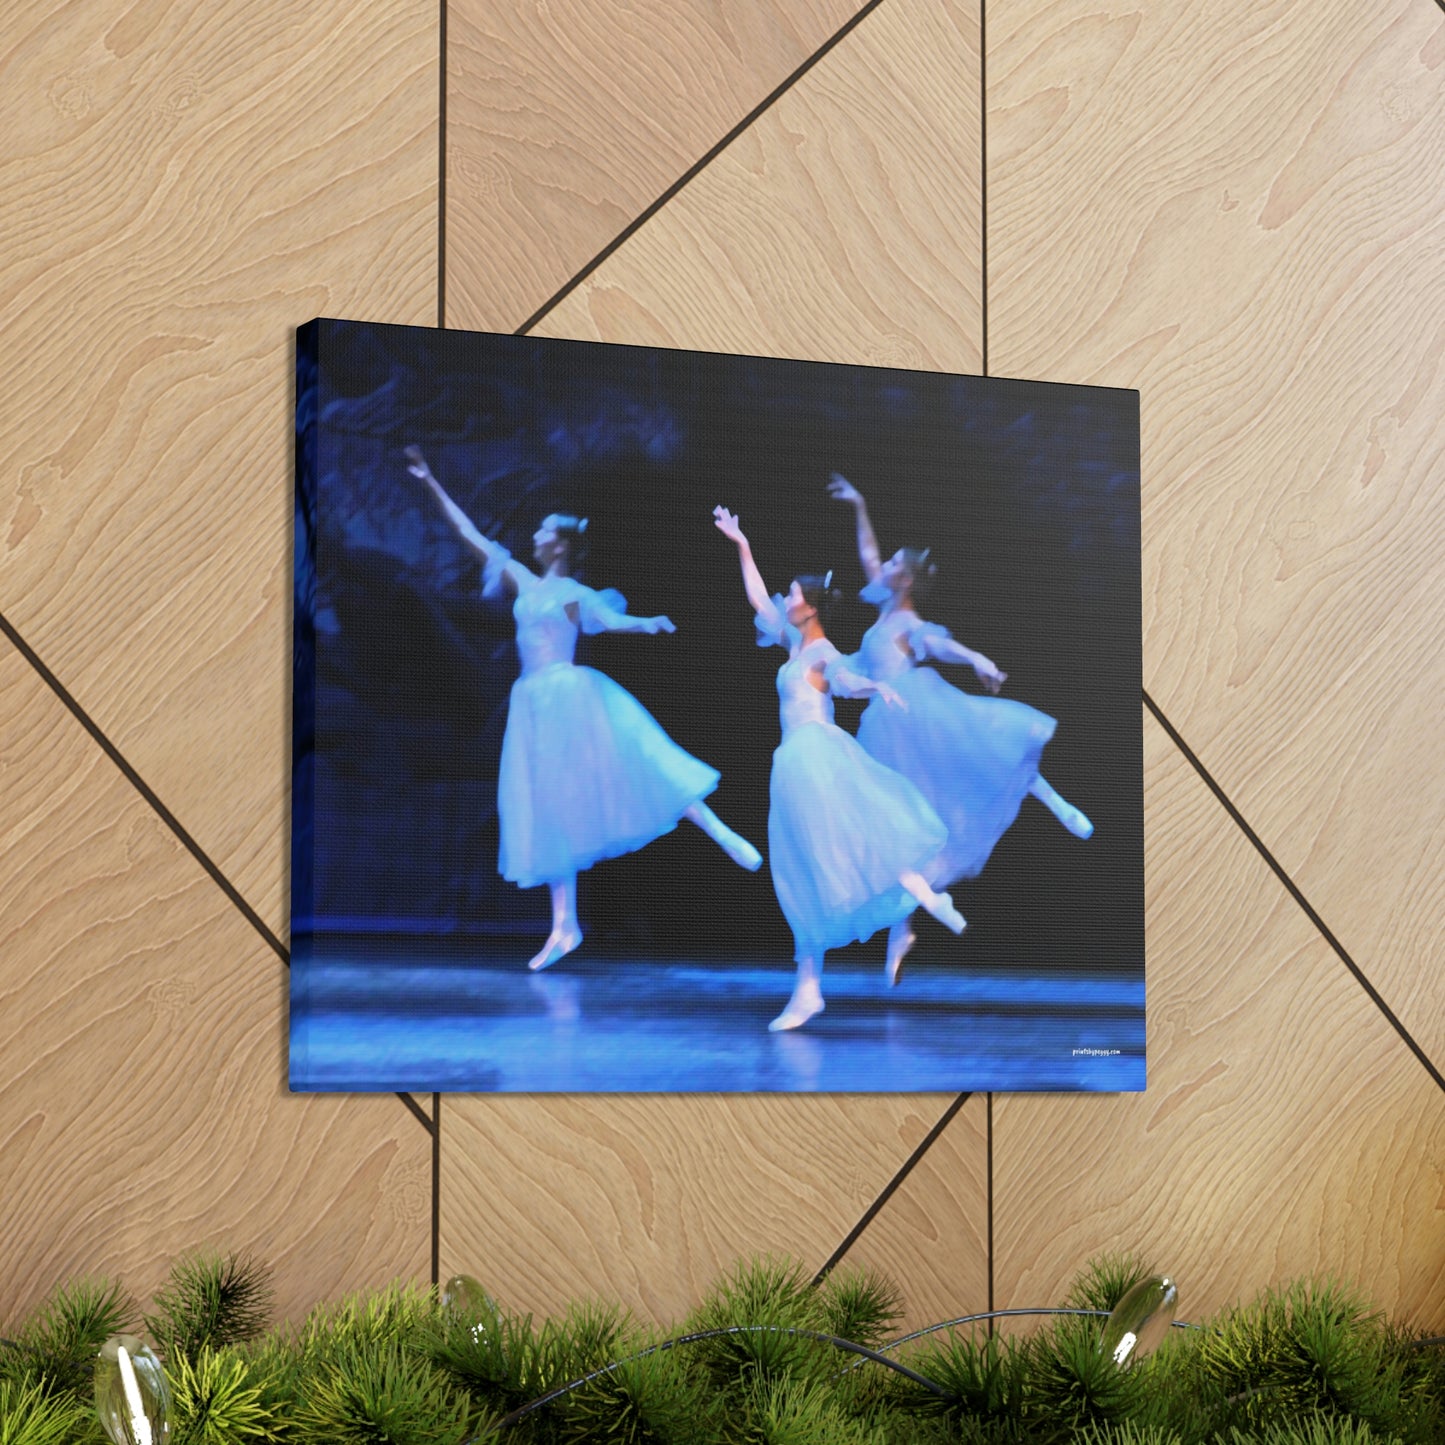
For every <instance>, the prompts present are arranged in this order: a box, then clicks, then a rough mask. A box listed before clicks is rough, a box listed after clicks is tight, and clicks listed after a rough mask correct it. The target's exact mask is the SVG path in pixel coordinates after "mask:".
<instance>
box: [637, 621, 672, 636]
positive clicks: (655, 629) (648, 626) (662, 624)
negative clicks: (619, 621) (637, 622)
mask: <svg viewBox="0 0 1445 1445" xmlns="http://www.w3.org/2000/svg"><path fill="white" fill-rule="evenodd" d="M642 630H643V631H644V632H646V633H649V634H651V635H652V636H654V637H655V636H656V635H657V634H658V633H659V632H676V631H677V625H676V624H675V623H674V622H673V620H672V618H670V617H644V618H643V619H642Z"/></svg>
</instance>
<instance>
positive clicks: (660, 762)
mask: <svg viewBox="0 0 1445 1445" xmlns="http://www.w3.org/2000/svg"><path fill="white" fill-rule="evenodd" d="M406 455H407V459H408V461H409V463H410V465H409V467H408V470H409V471H410V472H411V474H412V475H413V476H414V477H419V478H420V479H421V480H422V481H424V482H425V483H426V484H427V486H428V487H430V488H431V490H432V494H433V495H434V496H435V498H436V500H437V502H438V503H439V504H440V506H441V509H442V511H443V513H444V514H445V515H446V517H447V520H448V521H449V522H450V523H451V524H452V526H453V527H454V528H455V529H456V531H457V533H458V535H459V536H460V537H461V538H462V540H463V541H464V542H466V543H467V544H468V545H469V546H470V547H471V548H472V549H473V550H474V551H476V552H478V553H479V554H480V555H481V557H482V559H483V561H484V563H485V567H484V571H483V593H484V595H486V596H496V595H497V594H498V593H499V592H501V591H503V590H505V591H508V592H510V593H512V594H514V595H515V597H516V601H515V602H514V603H513V605H512V615H513V617H514V618H515V619H516V623H517V651H518V652H519V653H520V654H521V659H522V672H521V676H520V677H518V679H517V680H516V682H515V683H513V684H512V692H511V697H510V700H509V702H508V706H507V727H506V732H505V733H504V734H503V737H502V758H501V766H500V769H499V771H498V776H497V815H498V819H499V822H500V825H501V835H502V837H501V854H500V859H499V864H498V866H499V869H500V871H501V874H502V876H503V877H504V878H506V879H508V880H509V881H510V882H512V883H515V884H516V885H517V886H518V887H519V888H533V887H536V886H537V885H538V884H541V883H545V884H546V885H547V886H548V888H549V889H550V890H551V895H552V932H551V933H550V934H549V935H548V938H547V941H546V943H544V944H543V945H542V948H541V950H540V951H539V952H538V953H537V954H536V956H535V957H534V958H533V959H532V960H531V962H530V963H529V964H528V967H529V968H532V969H539V968H547V967H549V966H550V965H552V964H554V963H556V962H557V960H558V959H559V958H563V957H565V956H566V955H567V954H569V953H571V952H572V951H573V949H575V948H576V947H577V946H578V944H580V943H581V942H582V929H581V926H580V925H579V923H578V921H577V875H578V873H580V872H582V871H583V870H584V869H586V868H590V867H591V866H592V865H593V864H594V863H596V862H598V861H600V860H601V859H603V858H616V857H618V856H620V855H621V854H623V853H633V852H636V851H637V850H638V849H639V848H642V847H645V846H646V845H647V844H648V843H650V842H651V841H652V840H653V839H654V838H658V837H661V836H662V834H664V833H668V832H671V831H672V829H673V828H675V827H676V826H677V824H678V822H679V821H680V820H681V819H683V818H686V819H687V820H688V821H689V822H692V823H696V824H697V826H698V827H699V828H701V829H702V830H703V832H704V833H706V834H707V836H708V837H709V838H711V839H712V840H713V842H715V843H716V844H717V845H718V846H719V847H720V848H721V849H722V850H723V851H724V852H725V853H726V854H727V855H728V857H730V858H731V859H732V860H733V862H735V863H737V864H738V865H739V866H740V867H743V868H747V869H750V870H755V869H757V868H760V867H761V866H762V861H763V860H762V855H761V854H760V853H759V852H758V850H757V849H756V848H754V847H753V845H752V844H751V843H749V842H748V841H747V839H746V838H743V837H741V836H740V835H739V834H737V833H735V832H734V831H733V830H732V829H731V828H729V827H728V826H727V825H726V824H725V823H724V822H723V821H722V820H721V819H720V818H719V817H718V816H717V814H716V813H714V812H713V810H712V809H711V808H709V807H708V806H707V804H706V803H704V802H703V801H702V800H703V799H704V798H705V797H707V795H708V794H709V793H711V792H712V791H713V789H714V788H716V787H717V785H718V780H719V775H718V773H717V771H716V770H715V769H713V768H710V767H709V766H708V765H707V764H706V763H703V762H699V761H698V759H697V758H695V757H693V756H692V755H691V754H690V753H686V752H684V751H683V750H682V749H681V748H680V747H678V745H677V744H676V743H675V742H673V740H672V739H671V738H670V737H668V735H667V734H666V733H665V732H664V731H663V730H662V728H661V726H660V725H659V724H658V723H657V721H656V719H655V718H653V716H652V714H651V713H649V712H648V711H647V709H646V708H644V707H643V706H642V704H641V703H640V702H638V701H637V699H636V698H635V697H633V696H632V694H631V693H630V692H628V691H627V689H626V688H624V687H622V686H620V685H619V684H618V683H615V682H613V680H612V679H611V678H610V677H608V676H606V674H605V673H601V672H597V671H595V670H594V669H593V668H590V667H580V666H578V665H577V664H576V663H574V662H573V660H572V656H573V652H574V650H575V648H576V646H577V634H578V632H579V631H582V632H588V633H595V632H646V633H658V632H671V631H673V630H674V629H673V625H672V623H671V622H670V621H668V619H667V618H666V617H632V616H629V615H628V612H627V603H626V600H625V599H624V598H623V597H622V595H621V594H620V593H617V592H613V591H611V590H608V591H606V592H594V591H593V590H592V589H591V588H590V587H584V586H583V585H582V584H581V583H580V582H578V581H576V580H575V579H574V578H573V577H571V576H569V575H568V567H569V562H570V558H571V552H572V546H573V542H574V540H575V539H576V538H577V537H579V536H581V534H582V532H583V531H584V530H585V528H586V526H587V523H586V521H585V519H579V518H577V517H568V516H561V515H558V514H556V513H554V514H552V515H551V516H548V517H545V518H543V520H542V524H541V526H540V527H538V529H537V532H536V534H535V535H534V536H533V538H532V543H533V547H534V549H535V550H534V552H533V556H534V557H535V559H536V561H537V564H538V566H539V568H540V569H541V575H540V576H538V575H537V573H535V572H533V571H531V570H530V569H529V568H527V567H524V566H523V565H522V564H521V563H520V562H517V561H514V560H513V558H512V555H511V553H510V552H508V551H507V549H506V548H505V547H504V546H502V544H501V543H500V542H495V541H493V540H492V539H491V538H490V537H484V536H483V535H482V534H481V532H479V531H478V530H477V528H476V527H475V526H474V525H473V523H472V520H471V518H469V517H468V516H467V514H466V513H465V512H463V511H462V509H461V508H460V507H459V506H457V504H456V503H455V502H454V501H453V500H452V499H451V498H450V497H449V496H448V495H447V493H446V492H445V491H444V490H443V489H442V486H441V483H440V482H438V481H437V479H436V478H435V477H434V476H433V475H432V474H431V469H430V468H429V467H428V466H427V464H426V459H425V458H424V457H423V456H422V454H421V452H420V450H419V449H418V448H416V447H408V448H407V450H406Z"/></svg>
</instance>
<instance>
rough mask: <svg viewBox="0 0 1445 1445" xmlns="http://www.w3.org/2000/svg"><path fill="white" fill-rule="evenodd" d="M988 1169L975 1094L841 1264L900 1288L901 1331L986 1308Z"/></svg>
mask: <svg viewBox="0 0 1445 1445" xmlns="http://www.w3.org/2000/svg"><path fill="white" fill-rule="evenodd" d="M925 1132H926V1130H924V1129H923V1128H922V1127H921V1121H920V1125H919V1126H918V1127H917V1135H916V1137H915V1138H913V1139H912V1141H911V1144H910V1148H916V1147H917V1146H918V1144H919V1143H920V1142H921V1141H922V1139H923V1136H924V1134H925ZM987 1164H988V1099H987V1097H986V1096H985V1095H983V1094H974V1095H972V1096H971V1097H970V1098H969V1099H968V1100H967V1101H966V1102H965V1104H964V1106H963V1108H961V1109H960V1110H959V1111H958V1113H957V1114H956V1115H955V1116H954V1117H953V1119H952V1120H950V1122H949V1124H948V1127H947V1128H946V1129H944V1131H943V1133H941V1134H940V1135H939V1136H938V1138H937V1139H935V1140H934V1141H933V1143H932V1144H930V1145H929V1147H928V1151H927V1153H925V1154H924V1156H923V1157H922V1159H920V1160H919V1161H918V1163H917V1164H915V1165H914V1167H913V1169H912V1171H911V1172H910V1173H909V1175H908V1177H907V1178H906V1179H905V1180H904V1181H903V1182H902V1184H900V1185H899V1186H898V1188H897V1189H896V1190H894V1192H893V1194H892V1195H890V1196H889V1198H888V1201H887V1202H886V1203H885V1204H884V1205H883V1207H882V1208H881V1209H880V1210H879V1211H878V1213H877V1214H876V1215H875V1216H874V1218H873V1219H872V1220H871V1221H870V1222H869V1225H868V1227H867V1228H866V1229H865V1230H864V1231H863V1233H862V1234H861V1235H859V1236H858V1239H857V1241H856V1242H855V1243H854V1244H853V1246H852V1248H851V1249H849V1251H848V1253H847V1254H846V1255H845V1256H844V1258H843V1259H842V1261H841V1262H840V1264H839V1268H840V1269H841V1270H847V1269H850V1268H861V1269H872V1270H877V1271H878V1272H879V1273H881V1274H883V1275H885V1276H886V1277H887V1278H888V1279H891V1280H893V1281H894V1282H895V1283H896V1284H898V1285H899V1286H900V1288H901V1290H902V1292H903V1298H902V1306H903V1316H902V1319H901V1320H900V1321H899V1325H898V1328H899V1331H900V1332H902V1331H904V1330H916V1329H922V1328H923V1327H924V1326H925V1325H932V1324H937V1323H938V1322H939V1321H940V1320H947V1319H956V1318H957V1317H958V1316H959V1315H964V1314H974V1313H978V1312H980V1311H982V1310H986V1309H987V1308H988V1168H987Z"/></svg>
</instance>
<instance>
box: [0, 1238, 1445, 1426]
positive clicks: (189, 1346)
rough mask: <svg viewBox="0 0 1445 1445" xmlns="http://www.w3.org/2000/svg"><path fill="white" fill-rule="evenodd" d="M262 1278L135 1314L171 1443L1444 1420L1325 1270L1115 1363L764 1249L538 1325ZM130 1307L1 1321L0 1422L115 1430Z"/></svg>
mask: <svg viewBox="0 0 1445 1445" xmlns="http://www.w3.org/2000/svg"><path fill="white" fill-rule="evenodd" d="M1148 1274H1149V1271H1148V1270H1147V1269H1146V1268H1145V1267H1144V1266H1143V1265H1142V1263H1141V1262H1140V1261H1138V1260H1136V1259H1132V1258H1128V1257H1123V1258H1121V1257H1112V1256H1104V1257H1101V1258H1100V1259H1098V1260H1095V1261H1093V1262H1092V1263H1090V1264H1089V1265H1088V1267H1087V1268H1086V1269H1085V1270H1084V1271H1083V1272H1082V1274H1081V1275H1080V1276H1079V1279H1078V1280H1077V1281H1076V1282H1075V1284H1074V1286H1073V1287H1072V1289H1071V1290H1070V1292H1069V1295H1068V1300H1069V1303H1070V1304H1071V1305H1073V1306H1074V1307H1076V1308H1077V1309H1081V1310H1108V1309H1111V1308H1112V1307H1113V1306H1114V1305H1115V1304H1116V1303H1117V1302H1118V1300H1119V1299H1120V1298H1121V1297H1122V1296H1123V1295H1124V1293H1125V1292H1126V1291H1127V1290H1128V1289H1129V1288H1130V1287H1131V1286H1132V1285H1134V1284H1135V1283H1137V1282H1138V1281H1139V1280H1140V1279H1143V1278H1145V1277H1147V1276H1148ZM270 1299H271V1294H270V1288H269V1282H268V1277H267V1274H266V1271H265V1270H264V1269H262V1268H261V1267H260V1266H258V1265H257V1264H256V1263H255V1262H254V1261H253V1260H250V1259H248V1258H245V1257H241V1256H236V1255H227V1256H221V1255H214V1254H213V1255H194V1256H190V1257H188V1258H185V1259H183V1260H181V1261H180V1262H179V1263H178V1264H177V1265H176V1267H175V1269H174V1270H173V1272H172V1275H171V1279H170V1282H169V1284H168V1285H167V1286H166V1288H165V1289H163V1290H162V1291H161V1292H160V1294H158V1295H157V1297H156V1301H155V1309H154V1312H153V1313H151V1314H149V1315H146V1316H145V1317H144V1327H145V1331H146V1333H147V1334H148V1335H149V1336H150V1338H151V1339H152V1340H153V1341H154V1342H155V1344H156V1345H157V1347H158V1349H159V1352H160V1353H161V1354H162V1357H163V1359H164V1363H165V1369H166V1374H167V1377H168V1379H169V1382H170V1389H171V1396H172V1434H171V1440H172V1442H173V1445H250V1442H253V1441H256V1442H268V1441H269V1442H283V1445H463V1442H474V1445H589V1442H606V1445H945V1442H961V1445H1023V1442H1031V1445H1033V1442H1039V1445H1051V1442H1060V1445H1062V1442H1081V1445H1440V1442H1445V1348H1442V1347H1441V1346H1440V1345H1439V1344H1438V1343H1436V1344H1429V1343H1423V1344H1422V1338H1421V1336H1419V1335H1418V1334H1414V1333H1411V1332H1409V1331H1406V1330H1404V1329H1401V1328H1399V1327H1397V1326H1394V1325H1391V1324H1390V1323H1389V1322H1387V1321H1386V1320H1384V1319H1383V1318H1382V1317H1381V1316H1380V1315H1379V1314H1378V1313H1377V1312H1375V1311H1373V1310H1371V1309H1370V1308H1369V1307H1368V1305H1367V1303H1366V1302H1365V1301H1363V1300H1361V1299H1360V1298H1359V1297H1358V1296H1356V1295H1354V1294H1353V1293H1351V1292H1350V1291H1348V1290H1346V1289H1343V1288H1342V1287H1340V1286H1339V1285H1338V1284H1335V1283H1332V1282H1329V1281H1322V1282H1321V1281H1312V1282H1305V1283H1300V1284H1296V1285H1292V1286H1290V1287H1289V1288H1287V1289H1284V1290H1270V1291H1266V1292H1265V1293H1263V1294H1262V1295H1261V1296H1260V1297H1259V1298H1258V1299H1257V1300H1255V1301H1254V1303H1252V1304H1250V1305H1248V1306H1244V1307H1240V1308H1236V1309H1233V1310H1229V1311H1226V1312H1224V1313H1223V1314H1221V1315H1220V1316H1219V1317H1217V1318H1216V1319H1214V1320H1211V1321H1207V1322H1203V1324H1202V1327H1196V1328H1191V1329H1188V1330H1173V1331H1171V1332H1170V1336H1169V1338H1168V1339H1167V1340H1166V1341H1165V1343H1164V1344H1163V1345H1161V1346H1160V1348H1159V1349H1157V1350H1156V1351H1155V1352H1154V1353H1153V1354H1152V1355H1150V1356H1148V1357H1146V1358H1145V1359H1143V1360H1141V1361H1139V1362H1137V1363H1135V1364H1132V1365H1130V1366H1128V1367H1127V1368H1120V1367H1119V1366H1118V1365H1116V1364H1115V1363H1114V1361H1113V1359H1112V1358H1111V1357H1109V1356H1108V1355H1106V1354H1105V1353H1104V1352H1103V1351H1101V1350H1100V1348H1099V1336H1100V1325H1101V1321H1100V1320H1099V1319H1098V1318H1097V1317H1090V1318H1080V1317H1077V1316H1060V1317H1056V1318H1053V1319H1050V1320H1049V1321H1048V1322H1047V1323H1045V1324H1044V1325H1043V1326H1042V1327H1040V1328H1038V1329H1037V1330H1036V1331H1035V1332H1033V1333H1008V1334H993V1333H990V1332H989V1331H988V1329H987V1327H986V1326H984V1325H981V1324H974V1325H959V1326H958V1327H956V1328H950V1329H942V1330H938V1331H933V1332H925V1333H924V1334H923V1335H922V1336H921V1337H910V1338H908V1339H906V1340H905V1341H903V1342H895V1343H893V1344H890V1343H889V1341H890V1337H891V1333H892V1330H893V1328H894V1326H895V1324H896V1321H897V1318H898V1315H899V1306H898V1295H897V1291H896V1290H895V1289H894V1287H893V1286H892V1285H891V1284H890V1283H889V1282H888V1281H886V1280H884V1279H881V1278H879V1277H878V1276H876V1275H874V1274H870V1273H866V1272H855V1273H851V1274H848V1273H838V1274H834V1275H832V1276H830V1277H829V1278H828V1279H827V1280H826V1281H825V1282H824V1283H823V1284H822V1285H821V1286H819V1287H816V1288H815V1287H813V1285H812V1284H811V1283H810V1281H809V1280H808V1277H807V1276H806V1275H805V1274H804V1273H803V1272H802V1270H801V1269H799V1268H798V1267H796V1266H794V1265H791V1264H788V1263H780V1262H777V1261H772V1260H760V1261H752V1262H748V1263H743V1264H739V1265H738V1266H736V1267H735V1268H734V1270H733V1271H732V1272H731V1273H730V1274H728V1275H727V1276H726V1277H725V1278H724V1279H722V1280H720V1281H719V1282H718V1283H717V1285H716V1286H715V1287H714V1288H713V1289H712V1291H711V1292H710V1293H709V1294H708V1296H707V1298H706V1299H705V1300H704V1301H703V1302H702V1304H701V1305H700V1306H699V1307H698V1309H697V1310H696V1311H695V1312H694V1313H693V1315H692V1316H691V1317H690V1318H689V1319H687V1320H686V1321H684V1322H683V1324H682V1326H681V1327H680V1328H679V1329H678V1330H677V1331H676V1332H672V1333H666V1334H664V1333H660V1332H658V1331H655V1330H649V1329H646V1328H643V1327H640V1326H639V1325H637V1324H636V1323H635V1322H634V1321H632V1320H631V1319H630V1318H629V1317H628V1315H627V1314H626V1313H625V1312H624V1311H622V1310H620V1309H618V1308H616V1307H611V1306H607V1305H601V1304H593V1303H584V1304H579V1305H576V1306H574V1307H573V1308H572V1309H571V1310H569V1311H568V1312H567V1313H565V1314H564V1315H562V1316H560V1317H558V1318H555V1319H550V1320H544V1321H542V1322H541V1323H540V1324H538V1323H535V1322H534V1321H533V1320H532V1318H531V1317H530V1316H521V1315H514V1314H510V1313H508V1312H507V1311H505V1310H502V1309H500V1308H497V1307H496V1306H495V1305H493V1304H492V1303H491V1302H490V1301H489V1300H486V1299H485V1297H484V1296H481V1295H480V1294H479V1293H477V1294H474V1296H473V1298H472V1299H471V1300H470V1301H469V1302H468V1304H467V1310H468V1311H469V1313H468V1312H464V1311H461V1310H459V1309H457V1308H455V1307H453V1308H448V1307H445V1306H443V1304H442V1303H441V1301H440V1300H439V1299H438V1296H437V1294H436V1292H435V1291H432V1290H419V1289H416V1288H413V1287H394V1288H392V1289H389V1290H384V1291H382V1292H380V1293H378V1294H374V1295H369V1296H359V1297H356V1298H352V1299H348V1300H344V1301H342V1302H341V1303H339V1304H333V1305H327V1306H323V1307H319V1308H317V1309H316V1310H313V1311H312V1313H311V1314H310V1315H309V1316H308V1317H307V1318H306V1319H305V1320H304V1321H302V1322H301V1323H300V1324H299V1325H296V1326H291V1327H282V1328H279V1329H275V1330H272V1331H271V1332H270V1333H264V1332H263V1331H264V1326H265V1314H266V1310H267V1308H268V1306H269V1303H270ZM479 1302H480V1303H479ZM136 1314H137V1312H136V1310H135V1308H134V1305H133V1304H132V1303H131V1301H130V1300H129V1299H128V1297H127V1296H126V1295H125V1293H124V1292H123V1291H122V1290H121V1289H120V1288H119V1287H118V1286H116V1285H114V1284H110V1283H107V1282H103V1281H102V1282H94V1281H82V1282H80V1283H78V1284H72V1285H68V1286H66V1287H64V1288H62V1289H60V1290H58V1291H57V1292H56V1294H55V1295H54V1296H53V1297H52V1298H51V1299H50V1300H49V1301H48V1302H47V1303H46V1304H45V1305H44V1306H43V1307H42V1308H41V1309H40V1310H38V1311H36V1312H35V1314H34V1315H32V1316H31V1317H30V1318H29V1319H27V1320H24V1321H21V1322H20V1323H19V1324H18V1325H16V1326H13V1327H10V1328H7V1329H6V1330H4V1331H3V1333H4V1334H5V1335H6V1336H8V1337H9V1338H8V1339H7V1340H6V1341H5V1342H4V1343H3V1344H0V1445H62V1442H63V1445H105V1436H104V1435H103V1433H102V1431H101V1428H100V1424H99V1420H98V1417H97V1415H96V1412H95V1408H94V1404H93V1392H92V1370H93V1365H94V1360H95V1355H96V1352H97V1350H98V1349H99V1347H100V1345H101V1343H102V1342H103V1341H104V1340H105V1339H106V1338H107V1337H108V1336H109V1335H111V1334H114V1333H116V1332H118V1331H120V1330H123V1329H127V1328H130V1327H132V1324H133V1321H134V1320H135V1318H136ZM870 1351H873V1352H878V1351H881V1352H883V1354H884V1356H885V1357H886V1358H885V1362H884V1363H879V1362H878V1360H877V1358H876V1354H875V1355H873V1356H870V1354H869V1352H870ZM888 1360H891V1361H894V1362H895V1365H896V1368H885V1367H884V1364H885V1363H886V1361H888ZM579 1382H580V1383H579ZM538 1401H542V1402H543V1403H541V1404H538V1403H537V1402H538Z"/></svg>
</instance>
